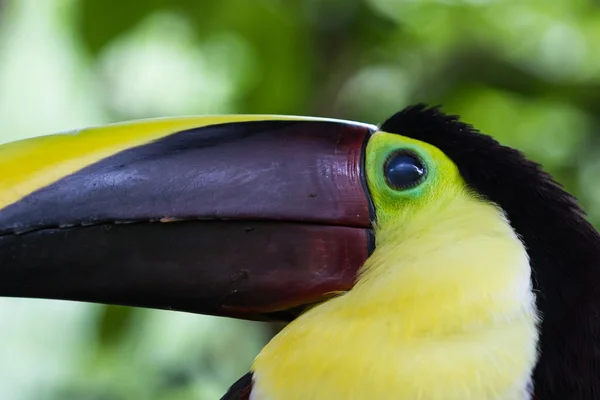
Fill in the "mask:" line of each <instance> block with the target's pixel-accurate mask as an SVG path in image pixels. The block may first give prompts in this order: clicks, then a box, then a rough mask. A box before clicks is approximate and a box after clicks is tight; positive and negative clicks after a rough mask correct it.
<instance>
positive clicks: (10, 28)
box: [0, 0, 600, 400]
mask: <svg viewBox="0 0 600 400" xmlns="http://www.w3.org/2000/svg"><path fill="white" fill-rule="evenodd" d="M599 4H600V3H598V2H597V1H594V0H555V1H553V2H548V1H545V0H304V1H300V0H253V1H248V0H212V1H196V0H171V1H160V0H128V1H122V0H103V1H98V0H44V1H39V0H3V1H2V0H0V142H5V141H9V140H16V139H19V138H24V137H28V136H36V135H41V134H47V133H53V132H56V131H60V130H66V129H72V128H78V127H82V126H88V125H96V124H103V123H108V122H112V121H119V120H126V119H133V118H145V117H154V116H167V115H177V114H206V113H281V114H306V115H315V116H327V117H340V118H346V119H353V120H361V121H364V122H372V123H380V122H382V121H383V120H384V119H385V118H386V117H388V116H390V115H391V114H393V113H394V112H396V111H398V110H399V109H400V108H402V107H404V106H406V105H408V104H410V103H414V102H427V103H431V104H443V105H444V108H445V110H446V111H448V112H452V113H457V114H460V115H462V116H463V118H464V119H465V120H466V121H468V122H471V123H473V124H474V125H475V126H476V127H478V128H479V129H481V130H482V131H484V132H486V133H488V134H491V135H493V136H495V137H496V138H498V139H499V140H500V141H502V142H503V143H506V144H508V145H511V146H514V147H517V148H520V149H522V150H523V151H525V152H526V153H527V154H528V155H529V156H530V157H532V158H534V159H535V160H537V161H539V162H541V163H542V164H543V165H544V166H545V167H546V168H547V169H548V170H549V171H550V172H551V173H552V174H554V175H555V176H556V177H557V178H558V179H559V180H560V181H561V182H562V183H563V184H564V185H565V186H566V187H567V188H568V189H569V190H570V191H572V192H573V193H574V194H576V195H577V196H578V197H579V198H580V199H581V200H582V202H583V203H584V205H585V207H586V209H587V210H588V212H589V214H590V216H591V218H592V220H593V221H594V222H595V223H596V224H598V223H599V222H600V184H599V182H600V179H599V178H598V177H599V175H600V135H599V134H598V128H599V125H600V121H599V118H600V52H598V51H597V49H598V48H600V6H599ZM0 309H1V310H2V313H0V327H1V328H2V330H1V332H2V333H1V334H0V338H1V339H2V340H0V354H2V357H1V358H0V397H1V398H3V399H4V398H6V399H15V400H30V399H35V400H44V399H61V400H71V399H72V400H121V399H152V400H162V399H172V400H184V399H215V398H218V396H219V395H220V394H221V393H223V391H224V390H225V389H226V387H227V386H228V384H229V383H231V382H233V381H234V380H235V379H236V378H237V377H238V376H240V375H241V374H242V373H243V372H244V371H245V370H247V369H248V367H249V365H250V362H251V360H252V358H253V356H254V355H255V354H256V353H257V352H258V350H259V349H260V347H261V346H262V344H263V343H264V342H265V341H266V340H268V335H269V330H268V329H267V327H265V326H263V325H261V324H252V323H248V322H241V321H229V320H224V319H217V318H209V317H203V316H194V315H188V314H182V313H170V312H165V311H153V310H134V309H129V308H123V307H103V306H97V305H89V304H77V303H66V302H51V301H39V300H10V299H3V300H0Z"/></svg>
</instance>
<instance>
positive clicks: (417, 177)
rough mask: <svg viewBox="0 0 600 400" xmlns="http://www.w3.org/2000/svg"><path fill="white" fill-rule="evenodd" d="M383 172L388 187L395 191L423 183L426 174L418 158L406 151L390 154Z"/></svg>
mask: <svg viewBox="0 0 600 400" xmlns="http://www.w3.org/2000/svg"><path fill="white" fill-rule="evenodd" d="M383 171H384V173H385V179H386V180H387V183H388V185H389V186H390V187H391V188H393V189H396V190H402V189H409V188H411V187H414V186H417V185H418V184H419V183H421V182H422V181H423V179H424V178H425V174H426V172H427V171H426V169H425V165H424V164H423V162H422V161H421V160H420V159H419V157H417V156H416V155H415V154H413V153H411V152H408V151H406V150H400V151H397V152H395V153H393V154H391V155H390V156H389V157H388V159H387V161H386V163H385V165H384V167H383Z"/></svg>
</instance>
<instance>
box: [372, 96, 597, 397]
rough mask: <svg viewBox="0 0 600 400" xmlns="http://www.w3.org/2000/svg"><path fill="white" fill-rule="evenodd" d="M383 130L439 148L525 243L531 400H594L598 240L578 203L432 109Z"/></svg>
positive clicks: (420, 109)
mask: <svg viewBox="0 0 600 400" xmlns="http://www.w3.org/2000/svg"><path fill="white" fill-rule="evenodd" d="M381 130H383V131H386V132H389V133H397V134H400V135H403V136H406V137H410V138H413V139H417V140H421V141H423V142H426V143H429V144H431V145H433V146H435V147H437V148H439V149H440V150H441V151H442V152H444V153H445V154H446V155H447V156H448V157H449V158H450V159H451V160H452V161H453V162H454V163H455V164H456V165H457V167H458V169H459V171H460V173H461V175H462V177H463V178H464V179H465V181H466V183H467V184H468V186H469V187H470V188H471V189H472V190H473V191H474V192H476V193H477V194H478V195H480V196H482V197H483V198H485V199H486V200H489V201H491V202H494V203H496V204H497V205H498V206H500V207H501V208H502V209H503V210H504V212H505V213H506V215H507V217H508V219H509V220H510V223H511V226H512V227H513V229H514V230H515V232H516V233H517V234H518V235H519V236H520V237H521V239H522V241H523V242H524V244H525V247H526V249H527V252H528V254H529V257H530V264H531V268H532V280H533V287H534V290H535V293H536V296H537V307H538V309H539V310H540V312H541V315H542V318H543V320H542V324H541V338H540V344H539V349H540V359H539V361H538V364H537V366H536V368H535V371H534V372H533V381H534V393H535V399H536V400H555V399H556V400H571V399H572V400H597V399H600V368H599V367H600V344H599V343H600V235H599V234H598V232H597V231H596V230H595V229H594V227H593V226H592V225H591V224H590V223H589V222H588V221H587V220H586V216H585V214H584V212H583V211H582V209H581V208H580V206H579V205H578V204H577V201H576V199H575V198H574V197H573V196H571V195H570V194H569V193H567V192H566V191H565V190H564V189H563V188H562V187H561V186H560V185H559V184H558V183H557V182H556V181H554V180H553V179H552V177H551V176H550V175H549V174H547V173H546V172H544V171H543V170H542V168H541V167H540V165H538V164H536V163H534V162H532V161H530V160H528V159H527V158H526V157H525V156H524V155H523V154H522V153H521V152H519V151H517V150H515V149H513V148H510V147H506V146H502V145H501V144H500V143H498V142H497V141H496V140H494V139H493V138H492V137H490V136H487V135H484V134H481V133H480V132H478V131H477V130H476V129H475V128H474V127H472V126H471V125H469V124H466V123H463V122H461V121H460V120H459V119H458V117H457V116H452V115H445V114H444V113H442V112H441V111H440V109H439V108H438V107H434V108H427V107H426V106H425V105H416V106H411V107H408V108H406V109H404V110H403V111H400V112H399V113H397V114H395V115H394V116H392V117H391V118H389V119H388V120H387V121H385V123H383V125H382V126H381Z"/></svg>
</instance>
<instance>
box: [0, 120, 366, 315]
mask: <svg viewBox="0 0 600 400" xmlns="http://www.w3.org/2000/svg"><path fill="white" fill-rule="evenodd" d="M240 120H242V121H240ZM199 121H201V123H198V124H197V125H194V124H192V123H190V122H189V121H188V122H186V124H187V125H186V129H183V130H173V131H168V130H167V131H165V130H164V129H163V128H164V123H163V125H161V129H163V130H162V131H161V133H160V134H155V132H154V133H153V129H154V128H153V126H158V125H159V124H160V123H159V122H155V123H152V122H144V123H141V122H140V123H133V124H129V125H127V124H125V125H116V126H108V127H103V128H100V129H96V131H94V132H82V133H79V134H76V135H72V134H71V135H58V136H56V137H50V138H48V137H46V138H39V139H33V141H26V142H22V143H20V144H19V143H17V144H14V145H10V144H9V145H7V146H5V147H0V296H11V297H34V298H49V299H64V300H74V301H86V302H95V303H105V304H118V305H128V306H138V307H148V308H160V309H173V310H180V311H188V312H195V313H202V314H210V315H220V316H230V317H237V318H246V319H264V318H277V319H279V318H288V317H289V314H287V312H288V311H290V310H294V309H296V310H297V309H298V308H299V307H300V308H301V307H303V306H305V305H308V304H312V303H315V302H319V301H322V300H324V299H325V298H326V297H327V296H328V295H329V294H330V293H332V292H338V291H345V290H348V289H350V288H351V287H352V285H353V284H354V281H355V277H356V273H357V271H358V269H359V268H360V267H361V265H362V264H363V263H364V261H365V260H366V259H367V257H368V256H369V254H370V251H371V250H372V247H373V238H372V230H371V219H372V209H371V205H370V204H371V202H370V199H369V193H368V189H367V186H366V183H365V171H364V165H363V164H364V152H365V147H366V143H367V141H368V139H369V137H370V135H371V134H372V132H373V131H374V129H375V128H374V127H372V126H369V125H361V124H354V123H347V122H343V121H334V120H317V119H314V120H313V119H302V118H298V119H283V118H282V119H278V118H277V117H269V118H266V119H265V120H261V119H260V118H258V120H256V121H243V118H239V117H238V118H236V119H232V120H231V121H230V122H229V121H228V120H223V119H222V120H220V122H219V123H217V124H211V123H210V119H200V120H199ZM207 121H208V122H207ZM153 124H154V125H153ZM175 125H177V124H175ZM175 125H173V126H175ZM184 125H185V124H184ZM142 131H143V132H146V133H143V134H140V132H142ZM131 132H134V133H135V135H137V136H136V137H137V139H136V140H138V141H137V142H135V145H132V143H134V141H132V140H130V139H131V137H132V135H133V133H131ZM102 135H104V136H102ZM144 135H146V136H144ZM101 137H102V138H101ZM140 137H141V138H144V137H146V138H147V139H148V140H146V141H144V140H141V139H140ZM150 138H151V140H150ZM140 140H141V142H140ZM86 143H87V144H89V145H90V146H89V147H86ZM97 146H104V147H103V149H108V148H110V149H112V150H111V151H110V152H109V151H106V152H105V153H104V155H102V156H101V157H100V156H95V157H91V156H90V157H88V155H90V154H92V153H94V154H96V155H97V154H98V151H97V150H98V147H97ZM61 149H63V150H61ZM69 149H71V150H73V149H77V152H75V153H73V154H67V152H68V151H69ZM61 151H64V152H65V154H61V153H60V152H61ZM73 151H74V150H73ZM36 155H37V156H36ZM2 159H3V160H2ZM45 160H49V161H47V162H46V161H45ZM10 163H12V164H13V165H9V164H10ZM28 163H29V164H28ZM33 164H35V168H34V167H31V166H30V165H33ZM23 168H25V169H27V171H28V172H27V173H24V172H19V171H20V170H21V169H23ZM11 171H13V172H11ZM15 176H16V178H19V179H16V178H15ZM6 177H10V179H9V178H6ZM4 178H6V179H4ZM3 179H4V181H5V182H2V180H3ZM23 188H27V189H23ZM15 193H19V194H18V195H17V196H15V195H14V194H15ZM11 196H12V197H11ZM7 199H9V200H7Z"/></svg>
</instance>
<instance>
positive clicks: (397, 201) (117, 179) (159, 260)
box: [0, 105, 600, 400]
mask: <svg viewBox="0 0 600 400" xmlns="http://www.w3.org/2000/svg"><path fill="white" fill-rule="evenodd" d="M599 264H600V237H599V235H598V233H597V231H596V230H595V229H594V228H593V227H592V226H591V225H590V224H589V223H588V222H587V221H586V220H585V217H584V215H583V212H582V211H581V209H580V208H579V206H578V205H577V204H576V202H575V200H574V199H573V197H571V196H570V195H569V194H568V193H566V192H565V191H564V190H563V189H562V188H561V187H560V185H558V184H557V183H556V182H555V181H554V180H552V178H551V177H550V176H549V175H547V174H546V173H545V172H543V171H542V169H541V168H540V167H539V166H538V165H537V164H535V163H533V162H531V161H529V160H527V159H526V158H525V157H524V156H523V155H522V154H521V153H520V152H518V151H516V150H514V149H511V148H509V147H505V146H502V145H500V144H499V143H498V142H496V141H495V140H494V139H492V138H491V137H489V136H485V135H482V134H480V133H479V132H477V131H476V130H475V129H474V128H473V127H472V126H470V125H467V124H465V123H463V122H461V121H459V120H458V118H457V117H454V116H448V115H444V114H442V113H441V111H440V110H439V109H438V108H426V107H425V106H421V105H419V106H414V107H409V108H407V109H405V110H403V111H401V112H399V113H397V114H396V115H394V116H392V117H391V118H390V119H388V120H387V121H386V122H385V123H383V124H382V125H381V126H374V125H369V124H361V123H355V122H349V121H341V120H331V119H320V118H305V117H281V116H261V115H254V116H217V117H198V118H174V119H158V120H146V121H136V122H130V123H122V124H114V125H109V126H105V127H99V128H91V129H85V130H82V131H77V132H69V133H64V134H60V135H51V136H46V137H41V138H36V139H30V140H24V141H21V142H15V143H10V144H7V145H4V146H2V147H0V295H2V296H14V297H36V298H52V299H64V300H76V301H87V302H97V303H107V304H119V305H128V306H139V307H150V308H160V309H172V310H179V311H187V312H194V313H202V314H210V315H218V316H227V317H235V318H245V319H258V320H284V321H292V322H291V323H290V324H289V325H288V326H287V327H286V328H284V330H283V331H282V332H281V333H280V334H279V335H278V336H277V337H276V338H275V340H274V341H273V342H272V343H270V344H269V345H268V346H267V348H265V351H264V352H263V353H261V355H260V356H259V357H258V358H257V361H256V363H255V366H254V373H255V375H256V376H255V378H256V377H258V379H262V382H267V381H269V380H270V381H278V383H262V386H260V388H259V389H257V390H255V391H254V393H259V392H260V393H262V394H260V393H259V394H255V395H254V396H255V397H253V398H254V399H262V398H269V399H270V398H273V399H275V400H277V399H278V398H279V397H277V396H275V395H274V393H286V390H288V391H289V390H292V389H293V390H295V389H298V390H302V387H303V386H304V387H308V388H312V387H314V390H315V391H319V390H320V391H321V393H326V394H323V396H324V397H313V398H342V397H336V396H340V395H344V396H348V393H359V392H360V390H361V389H360V388H359V387H358V386H357V385H359V383H358V380H357V379H354V378H353V377H358V376H371V375H369V374H373V375H372V376H371V378H372V379H370V382H371V383H370V384H367V385H363V386H362V387H363V388H364V387H369V388H370V391H369V392H367V391H366V389H365V391H364V392H361V393H365V394H366V393H371V394H373V393H378V394H379V393H386V392H385V391H379V392H378V390H379V389H377V388H376V386H377V384H381V385H384V384H386V382H387V385H388V389H389V388H390V387H396V386H398V387H402V388H401V389H398V390H400V391H401V390H405V391H406V392H402V393H407V396H409V395H410V396H413V397H410V398H416V397H414V396H416V393H421V394H423V393H426V395H428V396H433V397H423V398H436V399H438V398H439V399H445V398H446V397H440V396H442V395H440V394H439V393H438V392H439V390H438V391H436V389H435V385H436V382H434V381H429V384H428V383H427V381H426V380H425V378H422V377H428V376H429V374H430V372H431V371H433V372H435V374H436V376H437V377H440V376H442V377H441V378H440V379H439V381H440V382H442V381H444V378H443V376H446V375H443V374H444V373H446V374H447V376H446V378H447V381H448V382H446V383H444V384H443V385H442V383H440V387H442V389H443V390H449V391H454V392H452V393H454V394H453V395H456V396H459V395H457V394H456V393H460V390H462V389H460V387H463V386H465V382H469V381H472V382H474V383H473V385H474V386H473V388H471V389H468V390H467V392H465V393H470V394H468V396H473V397H468V396H467V395H464V394H463V396H465V397H460V396H459V397H447V398H452V399H454V398H463V399H475V398H477V399H483V398H485V399H500V398H502V399H508V398H511V399H512V398H515V399H516V398H519V399H521V398H522V399H525V398H527V397H525V396H529V394H530V393H531V392H533V393H535V396H537V397H536V398H537V399H538V400H546V399H558V398H560V399H592V398H595V397H594V396H595V395H596V394H597V393H598V391H600V373H599V372H600V371H599V370H598V367H599V364H598V363H599V360H600V348H599V347H598V346H597V345H596V344H595V342H596V337H597V335H598V334H600V318H599V317H598V315H599V313H600V293H599V292H600V286H598V285H597V284H596V282H595V280H596V279H598V277H600V274H599V269H598V268H599V267H600V265H599ZM315 343H320V344H319V345H316V344H315ZM457 343H460V344H461V345H460V346H459V345H458V344H457ZM336 344H338V345H339V347H336ZM434 344H435V345H436V346H437V347H435V346H434ZM473 346H475V348H476V349H478V350H477V351H481V354H484V355H485V356H482V357H479V356H477V357H476V356H474V354H479V353H476V351H475V350H473ZM353 347H355V348H353ZM450 348H451V349H453V350H452V351H446V350H447V349H450ZM356 349H358V350H360V351H359V353H357V351H358V350H356ZM442 350H443V351H442ZM363 353H364V354H367V353H368V354H370V356H368V357H367V356H363V355H361V354H363ZM465 354H467V355H468V356H465ZM428 355H429V358H427V357H428ZM486 356H487V357H488V358H487V359H484V358H485V357H486ZM319 357H321V358H319ZM327 357H328V358H327ZM450 357H455V358H454V359H450ZM461 357H462V358H461ZM463 358H464V359H468V360H466V361H465V360H463V361H464V362H462V361H459V360H461V359H463ZM479 358H481V360H480V359H479ZM326 360H330V361H326ZM398 360H403V361H402V362H403V363H400V362H399V361H398ZM397 362H398V363H399V364H395V363H397ZM486 362H487V363H488V365H489V369H490V371H491V372H490V373H489V374H487V373H484V372H477V371H482V370H485V368H484V366H485V365H486V364H485V363H486ZM383 363H387V365H388V366H389V367H385V368H383V369H381V370H378V369H377V368H376V365H380V366H381V365H382V364H383ZM446 364H448V365H447V367H444V366H443V365H446ZM350 365H354V367H350ZM418 365H421V366H420V367H419V366H418ZM432 365H438V366H439V367H432ZM460 366H462V369H461V367H460ZM352 368H355V369H356V370H353V369H352ZM476 368H478V369H476ZM384 370H385V371H386V372H385V373H384V372H383V371H384ZM336 371H345V372H343V373H342V372H340V373H337V372H336ZM352 371H354V373H352ZM370 371H371V372H370ZM372 371H375V372H372ZM390 371H391V372H390ZM393 371H396V372H393ZM398 371H403V372H402V375H403V376H404V378H402V379H401V378H399V377H398V376H396V375H398ZM412 371H421V372H420V374H419V377H415V376H413V375H411V372H412ZM456 371H459V372H460V374H459V375H460V376H459V377H457V376H458V375H456ZM509 371H510V373H509ZM513 372H514V374H513ZM284 373H285V374H286V376H288V377H289V378H282V379H278V374H284ZM431 373H432V372H431ZM261 374H262V375H261ZM394 374H396V375H394ZM453 374H454V375H453ZM513 375H514V376H513ZM293 376H297V377H298V379H296V383H289V384H288V381H291V380H292V377H293ZM312 376H315V377H317V378H318V377H319V376H322V377H324V378H323V379H329V380H330V385H329V386H325V385H322V384H321V385H320V386H319V384H318V383H313V384H312V385H313V386H311V383H310V382H311V377H312ZM375 376H376V378H375ZM325 377H326V378H325ZM450 378H452V379H450ZM315 379H316V378H315ZM403 379H404V380H403ZM436 379H437V378H436ZM461 379H462V380H461ZM486 379H488V380H489V381H490V382H492V383H489V384H488V383H487V381H486ZM317 380H318V379H317ZM392 381H393V383H390V382H392ZM257 382H258V381H257ZM452 382H458V383H457V384H456V385H454V386H453V383H452ZM475 382H476V383H475ZM482 382H483V383H482ZM394 385H396V386H394ZM428 385H431V387H433V389H431V388H428V387H427V386H428ZM384 386H385V385H384ZM413 386H414V388H413V389H410V390H413V391H412V392H409V389H408V388H409V387H410V388H412V387H413ZM257 387H258V386H257ZM336 387H337V388H346V389H344V390H348V391H347V392H344V390H341V389H340V390H341V391H336V390H337V389H335V390H334V389H332V388H336ZM475 387H477V388H475ZM294 388H295V389H294ZM532 388H533V389H532ZM371 389H372V390H371ZM384 389H385V388H384ZM384 389H381V390H384ZM388 389H385V390H388ZM442 389H440V390H442ZM389 390H391V389H389ZM428 390H432V391H428ZM327 391H329V392H327ZM494 391H495V392H494ZM498 391H500V392H498ZM502 391H504V392H502ZM246 392H247V391H246ZM492 392H493V393H495V394H490V393H492ZM287 393H288V395H287V397H285V398H287V399H295V398H301V397H294V396H293V395H291V394H289V393H290V392H287ZM327 393H328V395H329V397H327ZM395 393H396V394H398V393H400V392H395ZM409 393H410V394H409ZM436 393H437V394H436ZM498 393H500V394H498ZM517 393H521V394H522V395H523V396H524V397H511V396H512V395H513V394H514V396H518V395H517ZM392 394H394V393H393V392H392ZM476 395H478V396H480V397H475V396H476ZM494 395H496V396H504V397H493V396H494ZM298 396H300V395H298ZM388 396H389V394H388ZM435 396H438V397H435ZM375 397H377V396H375ZM304 398H307V397H304ZM343 398H359V397H343ZM380 398H384V397H380ZM385 398H387V397H385ZM394 398H398V397H394ZM399 398H405V397H399ZM406 398H409V397H406Z"/></svg>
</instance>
